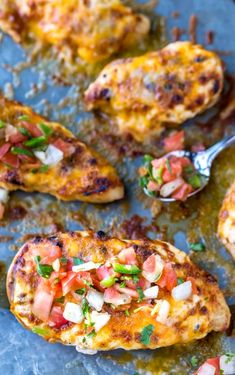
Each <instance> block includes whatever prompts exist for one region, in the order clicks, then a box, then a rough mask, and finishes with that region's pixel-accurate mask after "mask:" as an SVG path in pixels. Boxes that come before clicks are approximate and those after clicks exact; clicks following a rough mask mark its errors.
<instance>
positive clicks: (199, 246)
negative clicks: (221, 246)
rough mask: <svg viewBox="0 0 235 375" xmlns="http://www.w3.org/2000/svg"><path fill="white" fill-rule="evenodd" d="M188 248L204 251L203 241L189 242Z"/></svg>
mask: <svg viewBox="0 0 235 375" xmlns="http://www.w3.org/2000/svg"><path fill="white" fill-rule="evenodd" d="M189 248H190V250H193V251H198V252H200V251H205V249H206V247H205V245H204V244H203V243H201V242H198V243H190V244H189Z"/></svg>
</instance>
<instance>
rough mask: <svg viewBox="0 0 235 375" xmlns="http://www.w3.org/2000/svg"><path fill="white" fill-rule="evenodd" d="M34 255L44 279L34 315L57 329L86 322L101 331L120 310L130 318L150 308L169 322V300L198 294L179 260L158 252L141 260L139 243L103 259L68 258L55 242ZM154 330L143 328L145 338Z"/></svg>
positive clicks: (87, 328)
mask: <svg viewBox="0 0 235 375" xmlns="http://www.w3.org/2000/svg"><path fill="white" fill-rule="evenodd" d="M35 251H36V250H35ZM33 255H34V266H35V270H36V272H37V278H38V284H37V288H36V291H35V297H34V302H33V306H32V312H33V314H34V315H35V316H36V317H37V318H38V319H40V320H42V321H43V322H45V323H47V324H48V325H49V327H53V328H55V329H60V328H61V327H64V326H66V325H68V324H70V325H71V324H82V326H83V330H84V335H87V337H92V336H94V335H96V333H97V332H98V331H99V330H100V329H102V328H103V327H104V326H105V325H106V324H107V323H108V322H109V320H110V319H111V317H112V314H113V313H115V311H118V313H119V314H120V313H121V314H124V315H125V316H126V317H129V316H130V315H132V314H135V313H136V312H138V311H139V310H142V309H147V310H148V312H149V313H150V314H151V316H152V317H154V318H155V319H156V321H157V322H159V323H161V324H167V320H168V317H169V315H170V302H169V300H170V299H171V298H173V299H174V300H175V301H184V300H186V299H189V298H190V297H193V295H194V294H197V293H198V290H197V286H196V280H195V279H194V278H192V277H188V278H187V277H186V278H182V277H179V275H177V271H176V270H175V269H174V265H173V263H171V262H164V261H163V259H162V258H161V257H160V256H159V255H158V254H152V255H150V256H149V257H147V259H146V260H145V261H144V262H143V263H142V264H140V262H139V261H138V259H137V256H136V252H135V249H134V247H133V246H131V247H127V248H124V249H123V250H121V251H120V253H119V254H118V255H117V256H115V257H113V258H112V259H110V260H108V261H107V262H106V263H103V264H101V263H95V262H93V261H86V262H85V261H84V260H82V259H81V258H78V257H64V256H62V252H61V249H60V247H58V246H55V245H53V246H51V247H50V249H49V251H48V249H47V248H46V249H45V248H42V250H41V251H39V250H38V249H37V252H36V253H34V254H33ZM181 276H182V275H181ZM164 295H166V298H163V296H164ZM152 329H153V328H152V326H151V327H147V328H146V329H145V331H144V330H143V343H144V342H147V341H148V337H147V336H148V335H150V334H151V332H152ZM40 332H41V331H40ZM39 334H40V333H39ZM45 335H46V333H45Z"/></svg>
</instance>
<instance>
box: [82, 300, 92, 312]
mask: <svg viewBox="0 0 235 375" xmlns="http://www.w3.org/2000/svg"><path fill="white" fill-rule="evenodd" d="M89 312H90V306H89V305H88V302H87V300H86V299H85V298H83V300H82V313H83V315H84V316H86V315H87V314H88V313H89Z"/></svg>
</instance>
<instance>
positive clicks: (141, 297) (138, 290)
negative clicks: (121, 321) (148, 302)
mask: <svg viewBox="0 0 235 375" xmlns="http://www.w3.org/2000/svg"><path fill="white" fill-rule="evenodd" d="M136 290H137V292H138V294H139V298H138V301H137V302H141V301H143V299H144V292H143V289H142V288H140V287H139V286H138V287H137V288H136Z"/></svg>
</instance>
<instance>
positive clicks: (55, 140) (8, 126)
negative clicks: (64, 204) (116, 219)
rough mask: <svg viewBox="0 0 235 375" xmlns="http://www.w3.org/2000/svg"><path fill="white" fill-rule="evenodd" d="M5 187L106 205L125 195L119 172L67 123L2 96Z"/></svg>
mask: <svg viewBox="0 0 235 375" xmlns="http://www.w3.org/2000/svg"><path fill="white" fill-rule="evenodd" d="M0 113H1V115H0V187H2V188H4V189H7V190H10V191H11V190H18V189H20V190H24V191H28V192H32V191H38V192H42V193H49V194H52V195H54V196H56V197H57V198H59V199H62V200H65V201H68V200H81V201H86V202H92V203H104V202H110V201H114V200H116V199H120V198H122V197H123V192H124V189H123V185H122V183H121V181H120V179H119V177H118V176H117V173H116V171H115V169H114V168H113V167H112V166H111V165H110V164H109V163H108V162H107V161H106V160H105V159H103V158H102V157H101V156H100V155H98V154H97V153H96V152H95V151H93V150H91V149H90V148H89V147H87V146H86V145H85V144H84V143H82V142H80V141H79V140H78V139H77V138H75V136H74V135H73V134H72V133H71V132H70V131H69V130H67V129H66V128H65V127H63V126H62V125H60V124H58V123H55V122H48V121H47V120H45V119H44V118H42V117H41V116H39V115H37V114H35V113H34V112H33V111H32V110H31V109H30V108H29V107H25V106H22V105H21V104H18V103H16V102H14V101H9V100H7V99H5V98H4V97H3V96H1V97H0Z"/></svg>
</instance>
